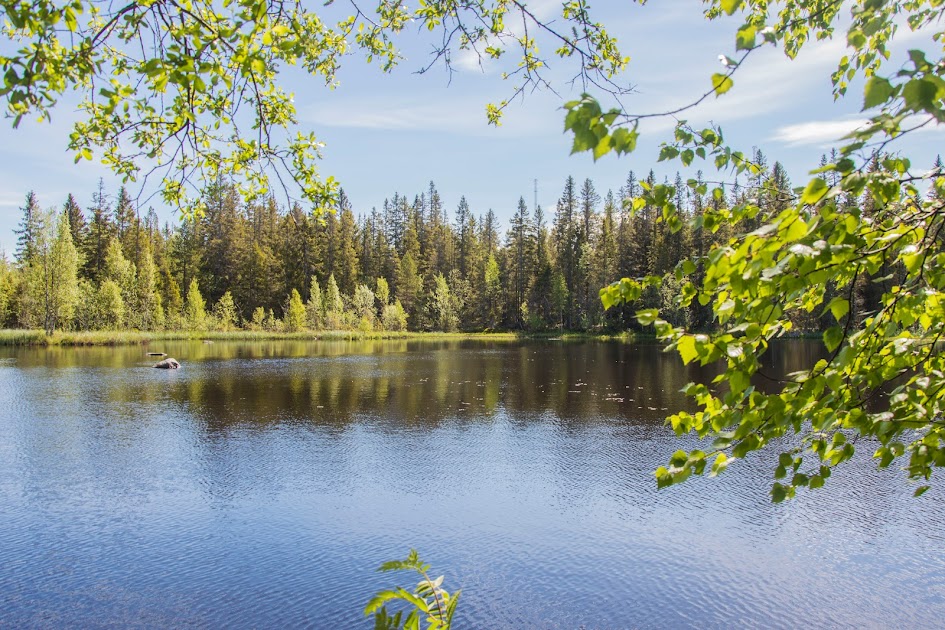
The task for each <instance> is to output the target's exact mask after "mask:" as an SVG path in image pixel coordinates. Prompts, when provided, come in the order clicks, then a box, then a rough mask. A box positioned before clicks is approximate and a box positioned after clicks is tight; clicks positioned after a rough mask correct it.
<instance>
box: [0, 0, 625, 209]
mask: <svg viewBox="0 0 945 630" xmlns="http://www.w3.org/2000/svg"><path fill="white" fill-rule="evenodd" d="M339 5H340V3H339ZM0 11H2V13H0V16H2V34H3V37H4V38H5V39H6V40H7V44H6V45H4V46H3V47H2V48H0V50H3V51H4V53H3V54H0V73H2V75H3V83H2V85H0V97H2V98H3V99H4V101H5V102H6V111H7V114H8V115H9V116H10V117H12V120H13V124H14V126H16V125H19V124H20V123H21V121H22V120H23V118H24V117H26V116H31V115H36V116H38V117H39V119H40V120H42V119H46V118H49V117H50V116H51V115H52V110H53V109H54V107H55V105H56V103H57V101H58V100H59V99H60V98H62V97H63V96H64V95H66V94H69V93H76V94H77V96H78V98H79V99H80V104H79V109H80V111H81V113H82V116H81V117H80V119H79V120H78V122H76V123H75V125H74V127H73V131H72V134H71V136H70V141H69V149H70V150H71V151H72V152H73V153H74V154H75V157H76V161H79V160H83V159H86V160H91V159H93V158H95V157H96V156H98V157H99V158H100V159H101V160H102V161H103V162H104V163H105V164H106V165H108V166H109V167H110V168H111V169H112V170H113V171H114V172H115V173H117V174H119V175H121V176H122V177H123V178H124V179H125V181H135V180H138V181H141V182H142V183H143V184H146V183H147V180H148V178H149V177H152V176H153V177H156V178H157V179H158V180H159V181H161V182H162V183H161V184H160V193H161V194H162V195H163V198H164V200H165V201H166V202H167V203H170V204H172V205H176V206H179V207H181V208H185V209H193V208H199V198H200V194H199V193H200V192H201V191H203V190H205V189H206V185H207V184H208V182H214V181H216V179H217V177H218V176H219V175H221V174H222V175H225V176H227V177H233V178H235V180H236V181H237V183H238V184H239V187H240V192H241V193H242V195H243V196H244V197H246V198H247V199H254V198H258V197H260V196H265V195H268V194H271V193H273V192H274V190H279V189H281V192H284V193H285V194H286V196H287V197H289V198H293V196H294V195H300V196H301V197H302V198H304V199H306V200H308V201H309V202H310V203H312V204H313V205H314V206H315V208H316V209H320V208H323V207H325V206H327V204H328V202H329V200H331V199H332V198H334V196H335V195H336V193H337V183H336V182H335V181H334V180H333V179H332V178H331V177H328V178H324V179H322V178H320V177H319V174H318V170H317V168H316V161H317V159H318V158H319V157H320V153H321V150H322V148H323V144H322V143H321V142H320V141H319V140H318V138H317V137H316V135H315V134H314V133H310V132H301V131H299V130H298V129H297V126H298V125H297V122H298V121H297V110H296V106H295V104H294V102H293V94H292V93H291V92H290V91H288V90H287V89H286V88H285V83H286V77H287V74H288V73H289V72H290V69H291V68H293V67H294V68H298V69H299V70H300V71H302V72H304V73H305V74H307V75H309V76H311V77H314V78H317V79H319V80H321V81H322V82H324V84H325V85H326V86H327V87H328V88H331V87H334V86H335V85H337V83H338V81H339V70H340V67H341V61H342V58H343V57H344V56H346V55H349V54H351V53H353V52H360V53H361V54H362V55H363V56H364V57H365V59H366V61H367V62H368V63H376V64H378V66H379V68H380V69H381V70H382V71H384V72H388V71H390V70H392V69H393V68H394V67H395V66H396V65H397V64H398V62H400V61H401V55H400V53H399V46H398V38H399V37H400V36H402V35H403V34H404V31H405V30H409V28H410V27H419V33H420V34H419V35H410V37H414V38H416V37H423V35H422V34H423V33H429V37H430V38H431V39H432V45H433V55H432V57H431V60H430V63H429V64H428V65H426V66H424V67H422V68H420V72H424V71H426V70H428V69H430V68H431V67H432V66H433V65H434V64H436V63H438V62H441V63H444V64H445V65H446V67H447V68H450V67H451V62H452V57H453V55H455V54H456V53H457V52H459V51H474V52H475V53H476V54H478V55H479V56H480V58H484V57H491V58H502V57H508V56H517V57H518V60H517V62H514V61H513V64H514V65H513V67H511V69H510V70H509V71H508V72H507V73H506V75H505V76H506V78H508V79H510V80H511V81H512V82H513V88H512V97H514V96H517V95H520V94H523V93H524V92H525V91H526V90H528V89H533V88H539V87H551V85H550V82H549V81H548V80H547V79H546V77H545V72H544V70H545V69H546V67H547V65H548V60H547V58H545V57H543V56H542V55H541V53H540V52H539V44H540V43H543V42H546V41H547V42H548V43H549V47H550V48H552V49H553V50H554V56H556V57H559V58H571V59H573V62H572V63H573V65H574V67H575V76H574V80H575V81H577V82H579V83H580V84H581V85H583V86H584V87H603V88H605V89H607V90H608V91H611V92H619V91H620V88H619V87H618V86H617V85H616V84H615V83H614V82H613V77H614V75H615V74H616V73H617V72H618V71H620V70H621V69H622V68H623V67H624V66H625V65H626V63H627V59H626V58H625V57H622V56H621V54H620V52H619V50H618V49H617V45H616V41H615V40H614V39H613V38H612V37H611V36H610V35H608V33H607V31H606V29H605V28H604V27H603V26H602V25H601V24H599V23H597V22H594V21H593V20H592V19H591V17H590V15H589V13H588V9H587V6H586V4H585V2H584V1H583V0H568V1H567V2H564V3H562V5H561V8H560V12H559V15H558V16H557V19H556V20H555V19H543V18H541V17H539V16H537V15H536V14H535V13H534V12H533V11H532V10H531V9H530V8H529V7H528V6H526V4H525V3H524V2H518V1H513V2H506V1H505V0H501V1H500V0H495V1H493V0H476V1H474V2H456V1H455V0H434V1H427V0H421V1H420V2H418V3H417V4H416V6H415V7H410V6H408V5H407V4H406V3H401V2H389V1H388V0H380V1H379V2H378V3H377V5H376V6H373V7H371V8H364V7H362V6H361V5H360V3H359V2H357V1H352V2H349V3H347V4H346V5H345V6H343V7H342V6H334V5H333V3H331V2H328V3H325V5H324V6H320V7H319V8H318V10H317V11H316V10H313V9H310V8H308V7H307V6H306V4H305V3H302V2H298V1H296V2H285V1H283V0H224V1H223V2H222V3H221V2H211V1H209V0H143V1H132V2H129V3H128V4H124V5H116V4H113V3H111V2H105V1H103V0H39V1H36V2H33V1H30V2H27V1H25V0H2V2H0ZM510 98H511V97H510ZM507 104H508V100H505V101H503V102H502V103H498V104H492V105H489V106H488V107H487V115H488V118H489V120H490V122H492V123H494V124H498V123H499V121H500V119H501V115H502V111H503V109H504V108H505V107H506V105H507Z"/></svg>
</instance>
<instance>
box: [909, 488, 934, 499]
mask: <svg viewBox="0 0 945 630" xmlns="http://www.w3.org/2000/svg"><path fill="white" fill-rule="evenodd" d="M931 487H932V486H919V487H918V488H916V489H915V492H913V493H912V496H914V497H921V496H922V495H923V494H925V491H926V490H928V489H929V488H931Z"/></svg>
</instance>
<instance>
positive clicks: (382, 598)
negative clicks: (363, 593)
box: [364, 591, 398, 616]
mask: <svg viewBox="0 0 945 630" xmlns="http://www.w3.org/2000/svg"><path fill="white" fill-rule="evenodd" d="M397 598H398V594H397V593H396V592H394V591H379V592H378V593H377V594H376V595H375V596H374V597H372V598H371V599H370V600H369V601H368V603H367V605H366V606H365V607H364V615H365V616H367V615H370V614H371V613H372V612H374V611H375V610H377V609H378V608H380V607H381V606H383V605H384V604H385V603H387V602H389V601H390V600H392V599H397Z"/></svg>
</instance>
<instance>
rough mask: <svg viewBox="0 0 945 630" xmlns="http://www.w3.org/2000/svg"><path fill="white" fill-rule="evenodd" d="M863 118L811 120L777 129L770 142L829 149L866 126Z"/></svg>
mask: <svg viewBox="0 0 945 630" xmlns="http://www.w3.org/2000/svg"><path fill="white" fill-rule="evenodd" d="M867 122H868V121H867V120H866V119H865V118H854V119H841V120H811V121H808V122H802V123H796V124H793V125H785V126H783V127H779V128H778V129H776V130H775V131H774V134H773V135H772V136H771V139H772V140H776V141H778V142H783V143H784V144H786V145H788V146H819V147H829V146H831V145H832V144H834V143H835V142H836V141H837V140H839V139H840V138H842V137H843V136H845V135H847V134H849V133H851V132H853V131H856V130H857V129H859V128H860V127H862V126H864V125H865V124H867Z"/></svg>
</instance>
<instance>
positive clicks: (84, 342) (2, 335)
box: [0, 329, 649, 347]
mask: <svg viewBox="0 0 945 630" xmlns="http://www.w3.org/2000/svg"><path fill="white" fill-rule="evenodd" d="M648 338H649V337H648V336H646V335H638V334H635V333H633V332H629V331H628V332H622V333H588V332H580V331H575V332H536V333H528V332H524V331H496V332H491V331H488V332H413V331H410V332H407V331H372V332H363V331H357V330H322V331H312V330H308V331H301V332H279V331H264V330H232V331H206V330H190V331H187V330H173V331H127V330H125V331H123V330H113V331H109V330H103V331H80V332H56V333H53V334H52V335H46V333H45V331H43V330H26V329H7V330H0V346H20V347H82V346H135V345H137V346H146V345H148V344H150V343H152V342H157V341H245V342H256V341H369V340H385V339H408V340H409V339H412V340H460V341H462V340H476V339H479V340H496V341H514V340H516V339H536V340H541V339H544V340H548V341H582V340H601V341H604V340H607V341H633V340H638V339H648Z"/></svg>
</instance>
